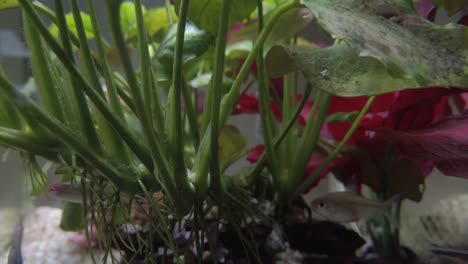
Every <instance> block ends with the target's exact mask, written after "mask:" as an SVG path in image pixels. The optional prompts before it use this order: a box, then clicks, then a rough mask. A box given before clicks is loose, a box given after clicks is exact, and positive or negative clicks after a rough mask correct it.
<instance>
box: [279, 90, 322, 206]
mask: <svg viewBox="0 0 468 264" xmlns="http://www.w3.org/2000/svg"><path fill="white" fill-rule="evenodd" d="M319 98H320V100H319ZM330 101H331V95H330V94H328V93H326V92H322V91H320V90H319V91H318V92H317V99H316V100H315V102H314V106H313V107H312V111H311V112H310V115H309V120H308V122H307V126H306V128H305V129H304V134H303V136H302V138H301V139H300V140H299V147H298V148H299V149H298V151H297V152H296V154H295V155H294V157H295V161H294V163H293V165H292V166H291V167H292V170H291V175H289V176H290V179H288V181H287V183H286V184H285V185H286V186H287V187H286V189H285V190H284V191H285V193H284V194H285V195H287V196H289V194H291V193H294V189H295V188H297V184H298V183H299V181H300V180H301V178H302V176H303V175H304V171H305V169H306V167H307V163H308V162H309V160H310V157H311V156H312V153H313V152H314V150H315V148H316V146H317V142H318V140H319V138H320V131H321V130H322V126H323V123H324V122H325V117H326V115H327V113H328V107H329V105H330ZM317 106H320V109H319V112H318V116H317V118H315V113H316V110H317ZM288 199H289V198H288Z"/></svg>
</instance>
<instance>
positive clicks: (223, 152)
mask: <svg viewBox="0 0 468 264" xmlns="http://www.w3.org/2000/svg"><path fill="white" fill-rule="evenodd" d="M246 145H247V139H246V138H245V137H244V136H242V135H241V133H240V131H239V129H238V128H237V127H235V126H229V125H227V126H224V127H223V128H222V129H221V130H220V133H219V160H220V164H221V168H225V167H226V166H227V165H229V164H231V163H232V162H233V161H235V160H236V157H238V155H239V154H240V153H241V152H242V150H243V149H244V148H245V146H246Z"/></svg>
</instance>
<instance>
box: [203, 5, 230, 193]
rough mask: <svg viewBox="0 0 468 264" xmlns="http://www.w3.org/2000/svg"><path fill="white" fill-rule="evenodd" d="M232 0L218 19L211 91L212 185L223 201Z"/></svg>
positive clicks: (223, 6)
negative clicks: (222, 114)
mask: <svg viewBox="0 0 468 264" xmlns="http://www.w3.org/2000/svg"><path fill="white" fill-rule="evenodd" d="M230 7H231V0H223V1H222V4H221V13H220V14H219V19H218V24H219V26H218V36H217V38H216V47H215V61H214V72H213V76H212V78H213V79H212V80H211V85H210V89H209V90H208V92H209V93H211V94H212V100H211V126H210V131H211V137H210V139H211V140H210V146H211V149H210V152H211V155H210V160H211V166H210V174H211V187H212V188H213V190H214V191H215V194H216V196H217V198H218V200H219V201H222V186H221V173H220V166H219V128H220V124H219V108H220V101H221V89H220V88H221V87H222V86H223V76H224V56H225V50H226V38H227V33H228V30H229V24H228V23H229V13H230V12H229V11H230Z"/></svg>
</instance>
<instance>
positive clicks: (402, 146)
mask: <svg viewBox="0 0 468 264" xmlns="http://www.w3.org/2000/svg"><path fill="white" fill-rule="evenodd" d="M376 138H379V139H380V140H383V141H385V142H386V143H387V144H393V145H396V146H398V148H399V150H400V151H401V153H402V155H404V156H406V157H409V158H412V159H419V160H427V161H431V162H433V163H434V164H435V166H436V167H438V166H440V169H441V170H443V171H444V172H446V173H447V175H450V176H457V177H464V178H468V170H466V167H467V166H459V165H461V164H463V162H465V163H468V115H462V116H457V117H451V118H447V119H445V120H443V121H441V122H439V123H437V124H434V125H432V126H431V127H429V128H427V129H420V130H414V131H395V130H389V129H378V130H377V131H376Z"/></svg>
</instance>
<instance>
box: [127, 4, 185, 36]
mask: <svg viewBox="0 0 468 264" xmlns="http://www.w3.org/2000/svg"><path fill="white" fill-rule="evenodd" d="M171 12H172V17H173V18H174V19H177V15H176V13H175V11H174V8H171ZM176 21H177V20H176ZM144 22H145V28H146V31H147V32H148V36H150V37H151V38H152V39H153V40H156V41H157V42H159V41H161V40H162V38H163V37H164V35H165V34H166V32H167V31H168V30H169V26H170V24H169V18H168V17H167V12H166V9H165V8H162V7H161V8H154V9H151V10H148V11H147V12H146V13H145V15H144ZM136 33H137V30H136V29H134V30H131V31H130V32H129V33H128V34H129V38H131V37H134V36H136Z"/></svg>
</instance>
